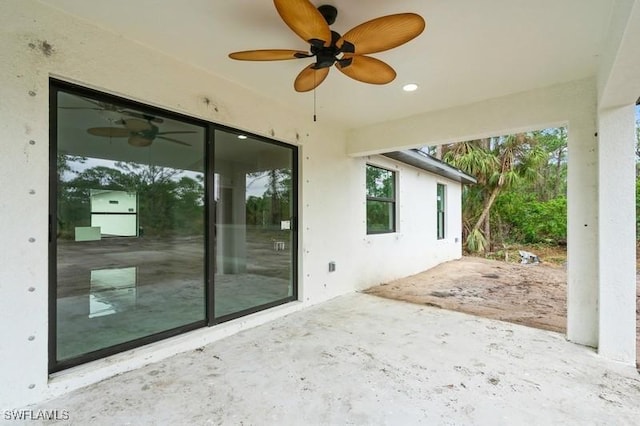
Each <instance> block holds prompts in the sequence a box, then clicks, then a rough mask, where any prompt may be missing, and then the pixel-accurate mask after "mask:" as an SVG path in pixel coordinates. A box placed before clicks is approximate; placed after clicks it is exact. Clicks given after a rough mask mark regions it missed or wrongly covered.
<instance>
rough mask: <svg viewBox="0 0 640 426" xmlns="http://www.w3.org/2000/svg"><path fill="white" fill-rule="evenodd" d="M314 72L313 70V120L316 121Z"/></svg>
mask: <svg viewBox="0 0 640 426" xmlns="http://www.w3.org/2000/svg"><path fill="white" fill-rule="evenodd" d="M316 72H317V71H315V70H314V71H313V122H314V123H315V122H316V87H317V85H316Z"/></svg>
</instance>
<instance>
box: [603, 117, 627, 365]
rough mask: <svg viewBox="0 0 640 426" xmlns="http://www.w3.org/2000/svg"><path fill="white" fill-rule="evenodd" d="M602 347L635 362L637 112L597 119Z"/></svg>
mask: <svg viewBox="0 0 640 426" xmlns="http://www.w3.org/2000/svg"><path fill="white" fill-rule="evenodd" d="M598 127H599V129H598V133H599V135H598V136H599V141H600V150H599V151H600V152H599V155H598V157H599V167H598V170H599V187H600V188H599V189H600V191H599V197H598V198H599V200H598V205H599V229H600V232H599V241H600V244H599V247H600V249H599V282H600V291H599V298H600V299H599V317H600V318H599V344H598V352H599V353H600V354H601V355H602V356H604V357H607V358H610V359H614V360H617V361H621V362H624V363H629V364H633V363H635V361H636V238H635V231H636V223H635V219H636V211H635V149H634V145H635V143H634V142H635V107H634V106H633V105H630V106H625V107H619V108H610V109H607V110H604V111H600V112H599V114H598Z"/></svg>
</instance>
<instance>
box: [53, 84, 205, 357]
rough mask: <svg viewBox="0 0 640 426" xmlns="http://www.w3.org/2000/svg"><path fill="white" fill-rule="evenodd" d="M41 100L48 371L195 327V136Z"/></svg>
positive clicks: (156, 118) (76, 100)
mask: <svg viewBox="0 0 640 426" xmlns="http://www.w3.org/2000/svg"><path fill="white" fill-rule="evenodd" d="M52 96H54V97H55V98H54V99H53V100H52V101H53V103H54V104H55V106H56V109H55V113H56V126H55V132H56V134H55V140H56V142H57V143H56V144H55V145H56V146H55V152H53V153H52V154H53V156H52V160H53V161H55V164H54V167H53V168H54V170H55V175H54V180H55V182H54V183H55V185H54V187H55V203H54V204H55V205H54V206H53V208H52V218H51V220H52V222H53V223H52V231H54V232H55V247H54V248H55V250H54V251H55V259H52V260H55V265H54V268H53V272H54V273H55V277H53V278H54V282H55V305H54V311H55V313H56V314H55V318H53V320H54V321H55V324H56V326H55V336H54V341H55V361H56V362H55V365H57V366H60V365H62V366H64V365H65V364H75V363H77V362H78V361H79V360H82V359H86V360H88V359H92V358H96V357H99V356H101V354H102V353H103V352H102V351H104V350H105V349H107V348H114V347H115V348H117V347H119V346H121V345H127V344H130V343H131V342H136V341H139V340H140V339H145V338H149V336H154V335H158V334H162V333H167V335H170V334H175V333H177V332H179V331H181V329H182V328H189V327H190V326H191V327H193V326H202V325H204V324H205V320H206V309H205V300H206V299H205V266H206V252H207V251H206V246H205V244H206V238H205V235H206V216H205V213H206V210H205V185H204V181H205V179H204V158H205V146H206V144H205V142H206V135H207V127H206V126H203V125H202V124H199V123H197V122H193V121H184V120H182V119H177V118H175V117H169V116H166V115H162V114H157V113H153V112H150V111H147V110H144V109H137V108H135V107H132V106H131V105H129V104H120V103H118V102H117V101H114V100H113V99H110V98H102V97H100V96H95V95H92V94H88V93H84V92H81V93H77V92H67V91H66V90H64V89H62V88H60V89H58V88H57V86H54V88H53V91H52ZM138 343H139V342H138Z"/></svg>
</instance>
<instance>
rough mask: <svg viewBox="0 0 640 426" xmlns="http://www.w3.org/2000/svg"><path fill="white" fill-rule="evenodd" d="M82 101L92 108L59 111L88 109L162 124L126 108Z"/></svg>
mask: <svg viewBox="0 0 640 426" xmlns="http://www.w3.org/2000/svg"><path fill="white" fill-rule="evenodd" d="M80 99H82V100H83V101H86V102H89V103H90V104H93V105H94V106H86V107H59V108H60V109H88V110H94V111H107V112H115V113H118V114H122V115H128V116H129V117H135V118H140V119H142V120H147V121H149V122H153V123H162V122H163V121H164V120H163V119H162V118H158V117H155V116H153V115H150V114H143V113H141V112H136V111H130V110H128V109H126V108H121V107H118V106H116V105H113V104H110V103H107V102H100V101H94V100H93V99H87V98H80Z"/></svg>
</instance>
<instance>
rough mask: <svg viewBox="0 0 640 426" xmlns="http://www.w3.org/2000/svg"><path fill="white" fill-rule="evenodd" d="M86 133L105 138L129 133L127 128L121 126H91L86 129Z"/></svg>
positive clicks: (120, 136) (125, 135) (124, 135)
mask: <svg viewBox="0 0 640 426" xmlns="http://www.w3.org/2000/svg"><path fill="white" fill-rule="evenodd" d="M87 133H89V134H90V135H93V136H102V137H105V138H124V137H127V136H130V135H131V131H130V130H129V129H123V128H122V127H92V128H90V129H87Z"/></svg>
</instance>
